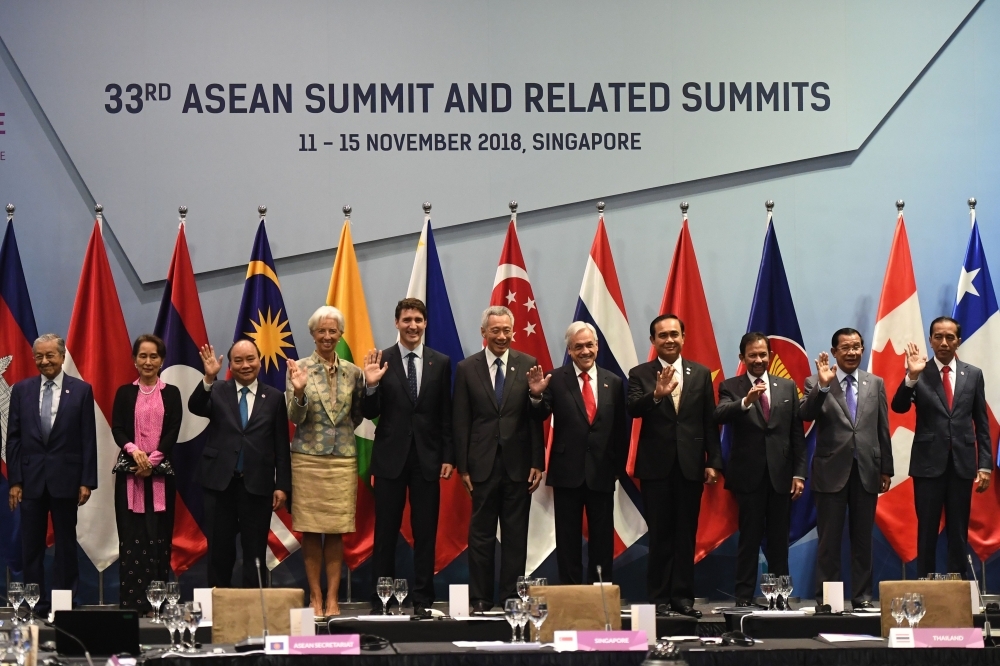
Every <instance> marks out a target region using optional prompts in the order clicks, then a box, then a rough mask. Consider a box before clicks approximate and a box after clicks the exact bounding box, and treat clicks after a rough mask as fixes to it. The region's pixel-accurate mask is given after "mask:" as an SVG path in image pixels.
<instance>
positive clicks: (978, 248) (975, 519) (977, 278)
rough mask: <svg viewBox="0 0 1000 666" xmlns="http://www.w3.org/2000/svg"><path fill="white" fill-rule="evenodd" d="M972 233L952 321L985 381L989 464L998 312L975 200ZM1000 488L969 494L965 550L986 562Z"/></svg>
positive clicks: (995, 544)
mask: <svg viewBox="0 0 1000 666" xmlns="http://www.w3.org/2000/svg"><path fill="white" fill-rule="evenodd" d="M969 205H970V210H969V216H970V217H971V218H972V232H971V233H970V234H969V246H968V248H967V249H966V251H965V262H964V263H963V265H962V269H961V272H960V273H959V276H958V293H957V294H956V296H955V309H954V310H953V311H952V314H951V316H952V317H953V318H954V319H955V320H956V321H958V323H959V324H960V325H961V327H962V345H961V346H960V347H959V348H958V352H959V355H960V356H961V358H962V360H963V361H965V362H966V363H971V364H972V365H974V366H976V367H977V368H980V369H981V370H982V371H983V379H984V380H985V381H986V411H987V414H988V415H989V419H990V434H991V435H992V437H991V439H992V446H993V459H994V460H996V459H997V430H998V425H997V419H996V416H995V414H996V413H997V408H998V407H1000V354H998V353H997V350H1000V308H998V307H997V297H996V292H994V291H993V280H992V279H991V278H990V269H989V266H987V265H986V253H985V252H984V251H983V242H982V240H981V239H980V238H979V225H978V224H977V223H976V209H975V200H974V199H973V200H971V201H970V202H969ZM998 486H1000V484H997V483H992V484H990V487H989V489H988V490H987V491H986V492H985V493H972V513H971V515H970V516H969V545H970V546H972V549H973V550H974V551H975V552H976V555H977V556H978V557H979V559H980V560H983V561H985V560H986V558H988V557H989V556H990V555H992V554H993V553H995V552H996V551H997V549H998V548H1000V521H998V520H997V516H998V515H1000V490H998Z"/></svg>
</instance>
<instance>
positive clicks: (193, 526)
mask: <svg viewBox="0 0 1000 666" xmlns="http://www.w3.org/2000/svg"><path fill="white" fill-rule="evenodd" d="M153 332H154V333H156V335H158V336H160V337H161V338H162V339H163V342H164V343H165V344H166V346H167V356H166V358H165V359H164V363H163V371H162V372H161V373H160V376H161V377H162V378H163V381H165V382H167V383H168V384H173V385H174V386H176V387H177V388H178V389H180V392H181V396H182V398H183V400H182V402H183V404H184V418H183V420H182V421H181V432H180V436H179V437H178V438H177V444H178V446H176V447H174V453H173V465H174V469H175V471H176V473H177V475H176V483H177V504H176V509H175V513H174V534H173V553H172V555H171V557H170V566H171V568H173V570H174V573H175V574H177V575H178V576H179V575H180V574H182V573H184V572H185V571H187V570H188V569H190V568H191V565H192V564H194V563H195V562H197V561H198V559H199V558H200V557H201V556H202V555H204V554H205V553H206V552H208V541H207V540H206V539H205V533H204V530H203V529H202V526H203V525H204V524H205V523H204V520H205V512H204V504H203V501H202V490H201V486H200V485H199V484H198V483H196V482H195V480H194V475H195V470H196V468H197V465H198V460H199V459H200V458H201V452H202V449H204V448H205V428H206V427H207V426H208V419H206V418H203V417H201V416H195V415H194V414H191V413H190V412H189V411H188V410H187V398H188V396H190V395H191V392H192V391H194V390H195V389H196V388H197V387H198V385H199V384H201V382H202V377H203V375H204V374H205V371H204V366H203V365H202V362H201V356H200V355H199V353H198V350H199V349H200V348H201V347H202V346H203V345H206V344H208V334H207V333H206V331H205V320H204V318H203V317H202V313H201V301H200V300H199V298H198V288H197V285H196V284H195V281H194V270H193V269H192V267H191V257H190V255H189V254H188V246H187V236H186V235H185V233H184V221H183V220H182V221H181V224H180V228H179V229H178V231H177V242H176V243H175V244H174V256H173V258H172V259H171V260H170V270H169V272H168V273H167V284H166V286H165V288H164V290H163V300H162V301H161V302H160V313H159V314H158V315H157V317H156V326H155V327H154V328H153Z"/></svg>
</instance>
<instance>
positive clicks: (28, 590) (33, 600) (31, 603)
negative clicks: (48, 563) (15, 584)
mask: <svg viewBox="0 0 1000 666" xmlns="http://www.w3.org/2000/svg"><path fill="white" fill-rule="evenodd" d="M41 596H42V593H41V591H40V590H39V589H38V583H26V584H25V585H24V600H25V601H26V602H27V603H28V608H29V609H30V610H29V613H28V624H35V604H37V603H38V599H39V598H40V597H41Z"/></svg>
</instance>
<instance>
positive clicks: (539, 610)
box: [528, 597, 549, 643]
mask: <svg viewBox="0 0 1000 666" xmlns="http://www.w3.org/2000/svg"><path fill="white" fill-rule="evenodd" d="M548 616H549V604H548V602H547V601H546V600H545V597H528V619H529V620H531V624H532V626H534V627H535V642H536V643H540V642H541V640H542V639H541V635H542V633H541V632H542V623H543V622H545V618H547V617H548Z"/></svg>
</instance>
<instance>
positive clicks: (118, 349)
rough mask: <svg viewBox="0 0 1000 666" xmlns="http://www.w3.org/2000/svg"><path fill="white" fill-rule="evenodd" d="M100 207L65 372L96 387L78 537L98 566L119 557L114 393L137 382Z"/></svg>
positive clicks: (71, 328)
mask: <svg viewBox="0 0 1000 666" xmlns="http://www.w3.org/2000/svg"><path fill="white" fill-rule="evenodd" d="M99 208H100V207H98V211H97V221H96V222H95V223H94V231H93V233H91V235H90V242H89V243H88V244H87V254H86V256H85V257H84V259H83V270H82V271H81V273H80V284H79V286H78V288H77V292H76V302H75V303H74V304H73V315H72V317H71V318H70V323H69V334H68V335H67V336H66V363H65V364H64V365H63V369H64V370H65V372H66V374H67V375H70V376H71V377H76V378H78V379H82V380H83V381H85V382H87V383H88V384H90V385H91V387H93V389H94V416H95V421H96V424H97V484H98V485H97V489H96V490H95V491H94V492H93V493H92V494H91V496H90V501H88V502H87V503H86V504H84V505H83V506H82V507H80V513H79V516H78V518H77V527H76V538H77V541H78V542H79V544H80V547H81V548H83V550H84V552H85V553H86V554H87V557H89V558H90V561H91V562H93V563H94V566H95V567H96V568H97V570H98V571H104V570H105V569H106V568H108V566H110V565H111V564H112V563H113V562H116V561H117V560H118V527H117V525H116V524H115V521H114V515H115V483H114V480H113V477H112V474H111V469H112V468H113V467H114V466H115V460H117V459H118V451H119V449H118V446H117V445H116V444H115V440H114V438H113V437H112V436H111V410H112V407H113V405H114V402H115V393H116V392H117V391H118V387H120V386H122V385H123V384H130V383H132V382H134V381H135V379H136V377H137V376H138V373H137V372H136V369H135V365H134V364H133V363H132V342H131V341H130V340H129V336H128V329H127V328H126V327H125V317H124V315H122V307H121V303H120V302H119V301H118V292H117V290H116V289H115V281H114V278H113V277H112V275H111V265H110V264H109V263H108V255H107V251H106V250H105V248H104V235H103V228H102V226H103V218H102V216H101V212H100V209H99Z"/></svg>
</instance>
